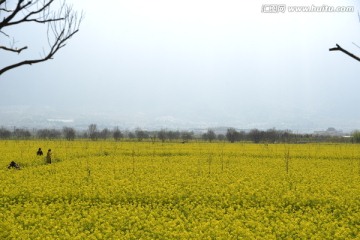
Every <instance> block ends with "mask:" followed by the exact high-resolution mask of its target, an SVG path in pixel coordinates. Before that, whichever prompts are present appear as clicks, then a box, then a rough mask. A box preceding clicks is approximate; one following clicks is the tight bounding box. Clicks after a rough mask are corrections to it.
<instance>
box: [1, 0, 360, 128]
mask: <svg viewBox="0 0 360 240" xmlns="http://www.w3.org/2000/svg"><path fill="white" fill-rule="evenodd" d="M68 2H69V3H70V2H72V4H74V8H76V9H79V10H83V11H84V13H85V18H84V20H83V22H82V24H81V27H80V31H79V33H78V34H76V35H75V36H74V37H73V38H72V39H71V40H70V41H69V42H68V44H67V46H66V47H65V48H64V49H62V50H61V51H60V52H59V53H58V54H57V55H56V56H55V58H54V59H53V60H51V61H48V62H46V63H42V64H37V65H33V66H25V67H21V68H18V69H16V70H13V71H10V72H7V73H5V74H4V75H2V76H1V77H0V90H1V94H0V106H1V107H14V108H15V107H17V106H26V107H28V108H29V109H42V108H51V109H54V111H53V112H52V113H51V114H52V115H51V114H50V115H49V116H48V118H73V119H76V117H77V116H76V114H82V115H83V116H84V115H86V114H88V116H89V118H90V120H89V121H90V122H93V121H92V120H91V116H92V114H93V113H99V114H104V115H107V116H114V118H116V117H119V122H118V125H120V126H121V121H123V120H124V119H126V118H128V120H129V119H132V120H133V119H135V120H134V121H137V120H138V119H137V118H141V119H142V120H144V121H145V120H146V121H153V120H154V121H156V120H161V121H163V127H168V125H167V121H172V122H175V123H179V124H180V123H189V125H191V124H194V125H196V124H197V123H199V124H202V126H208V127H215V126H234V127H238V128H252V127H257V128H270V127H276V128H278V129H283V128H292V129H293V130H303V129H309V130H318V129H319V128H323V129H326V128H327V127H336V128H339V129H345V130H347V129H360V111H359V107H358V105H359V102H360V94H359V93H358V92H359V89H360V62H357V61H355V60H354V59H351V58H349V57H348V56H346V55H345V54H343V53H341V52H329V48H332V47H335V44H336V43H338V44H339V45H340V46H342V47H343V48H345V49H347V50H349V51H351V52H353V53H355V54H357V55H359V56H360V49H359V48H358V47H357V46H356V45H355V44H357V45H359V46H360V22H359V17H358V10H359V5H360V4H359V3H360V2H359V1H318V0H312V1H291V2H290V1H283V2H281V1H280V2H277V1H262V0H257V1H247V2H246V3H245V1H240V0H222V1H219V0H191V1H190V0H181V1H178V0H171V1H169V0H162V1H161V0H151V1H149V0H131V1H130V0H128V1H124V0H108V1H106V3H102V4H99V1H94V0H76V1H75V0H73V1H68ZM269 3H275V4H284V3H287V5H286V7H289V6H311V5H315V6H322V5H324V4H325V5H327V6H334V7H337V6H353V7H354V8H355V11H354V12H352V13H329V12H316V13H314V12H313V13H306V12H299V13H290V12H289V11H288V9H286V11H285V12H284V13H262V6H263V5H264V4H269ZM288 3H291V5H290V4H288ZM32 26H33V25H31V24H27V25H26V26H22V27H19V28H18V29H13V31H10V30H9V32H10V33H11V34H13V35H14V37H15V38H16V41H17V44H18V46H21V45H22V44H23V45H28V46H29V47H31V44H34V46H35V47H34V49H29V50H28V53H27V54H30V53H31V54H35V56H39V55H40V54H41V53H42V51H43V48H42V46H43V45H44V46H45V47H46V38H42V37H41V34H40V33H41V29H40V28H39V27H38V26H36V27H35V28H33V27H32ZM1 38H2V39H1V43H4V42H5V43H6V41H8V40H6V39H4V36H1ZM353 43H355V44H353ZM45 49H46V48H45ZM17 58H18V56H17V55H16V54H11V55H6V57H5V59H4V57H2V58H1V59H0V66H4V65H6V64H7V63H12V62H14V61H16V60H17ZM0 115H1V113H0ZM0 117H1V116H0ZM136 124H139V125H140V127H147V126H145V125H144V126H141V124H143V123H142V122H141V121H137V122H136ZM0 125H2V123H1V118H0ZM160 126H161V125H160ZM190 127H192V126H190Z"/></svg>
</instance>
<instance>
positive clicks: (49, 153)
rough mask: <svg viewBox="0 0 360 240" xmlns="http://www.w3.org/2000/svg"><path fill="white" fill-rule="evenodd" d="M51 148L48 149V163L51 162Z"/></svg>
mask: <svg viewBox="0 0 360 240" xmlns="http://www.w3.org/2000/svg"><path fill="white" fill-rule="evenodd" d="M51 155H52V154H51V149H49V150H48V152H47V154H46V163H49V164H50V163H51Z"/></svg>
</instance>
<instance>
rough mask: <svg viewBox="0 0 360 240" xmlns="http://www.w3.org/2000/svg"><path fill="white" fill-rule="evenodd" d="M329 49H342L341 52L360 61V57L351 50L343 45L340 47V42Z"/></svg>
mask: <svg viewBox="0 0 360 240" xmlns="http://www.w3.org/2000/svg"><path fill="white" fill-rule="evenodd" d="M329 51H341V52H343V53H345V54H347V55H349V56H350V57H352V58H354V59H355V60H357V61H360V58H359V57H358V56H356V55H354V54H352V53H351V52H349V51H347V50H345V49H343V48H342V47H340V45H339V44H336V47H334V48H330V49H329Z"/></svg>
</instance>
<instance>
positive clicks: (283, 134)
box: [0, 124, 360, 143]
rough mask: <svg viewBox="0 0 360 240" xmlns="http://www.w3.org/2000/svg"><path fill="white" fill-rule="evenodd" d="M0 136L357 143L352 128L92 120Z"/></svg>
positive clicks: (7, 131)
mask: <svg viewBox="0 0 360 240" xmlns="http://www.w3.org/2000/svg"><path fill="white" fill-rule="evenodd" d="M0 139H49V140H51V139H66V140H69V141H72V140H75V139H90V140H93V141H96V140H107V139H113V140H115V141H121V140H130V141H153V142H155V141H160V142H172V141H180V142H182V143H186V142H188V141H193V140H198V141H208V142H213V141H224V142H225V141H228V142H231V143H235V142H253V143H307V142H354V143H360V132H359V131H355V132H354V133H353V134H352V136H351V137H349V138H344V137H339V136H321V135H315V134H300V133H294V132H292V131H290V130H277V129H274V128H272V129H268V130H259V129H252V130H249V131H243V130H237V129H235V128H228V129H227V130H226V132H224V133H216V132H215V131H214V130H213V129H208V130H207V131H205V132H202V133H199V132H196V133H195V132H194V131H179V130H167V129H161V130H158V131H148V130H143V129H141V128H137V129H135V130H133V131H121V130H120V129H119V128H118V127H115V128H114V129H109V128H103V129H99V128H98V126H97V125H96V124H90V125H89V126H88V128H87V130H82V131H80V130H76V129H75V128H72V127H64V128H62V129H48V128H44V129H33V130H32V131H30V130H28V129H24V128H13V129H12V130H10V129H7V128H5V127H0Z"/></svg>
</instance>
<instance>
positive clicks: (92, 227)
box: [0, 140, 360, 239]
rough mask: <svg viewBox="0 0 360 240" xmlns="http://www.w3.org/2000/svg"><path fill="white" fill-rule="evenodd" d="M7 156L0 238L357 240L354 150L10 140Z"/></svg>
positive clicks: (359, 218)
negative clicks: (39, 153) (49, 159)
mask: <svg viewBox="0 0 360 240" xmlns="http://www.w3.org/2000/svg"><path fill="white" fill-rule="evenodd" d="M39 147H41V148H43V150H44V152H45V151H46V150H47V149H52V152H53V155H52V158H53V159H52V164H46V161H45V157H44V156H37V155H36V151H37V149H38V148H39ZM0 153H1V154H0V182H1V191H0V239H360V147H359V145H355V144H353V145H351V144H288V145H284V144H269V145H267V144H248V143H234V144H231V143H223V142H215V143H204V142H190V143H186V144H181V143H160V142H154V143H153V142H113V141H87V140H78V141H64V140H58V141H37V140H29V141H17V140H7V141H5V140H4V141H0ZM11 161H15V162H16V163H18V164H20V166H21V170H16V169H8V168H7V166H8V164H9V163H10V162H11Z"/></svg>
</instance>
